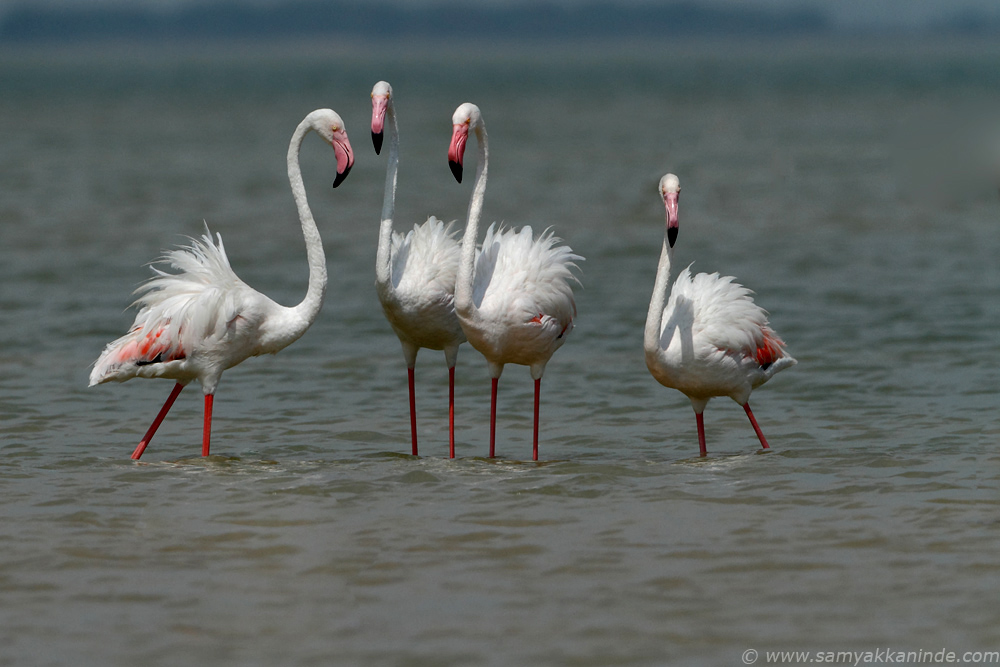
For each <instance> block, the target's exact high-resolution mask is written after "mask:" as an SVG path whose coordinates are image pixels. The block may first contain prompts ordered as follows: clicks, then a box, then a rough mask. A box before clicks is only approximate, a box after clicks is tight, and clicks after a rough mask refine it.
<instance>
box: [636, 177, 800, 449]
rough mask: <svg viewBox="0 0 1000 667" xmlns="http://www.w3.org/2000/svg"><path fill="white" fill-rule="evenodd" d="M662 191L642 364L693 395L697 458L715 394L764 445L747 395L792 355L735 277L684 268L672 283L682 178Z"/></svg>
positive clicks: (664, 183) (790, 362)
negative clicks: (736, 407)
mask: <svg viewBox="0 0 1000 667" xmlns="http://www.w3.org/2000/svg"><path fill="white" fill-rule="evenodd" d="M659 190H660V196H661V197H662V198H663V203H664V206H665V208H666V231H665V233H664V236H663V248H662V250H661V252H660V263H659V265H658V266H657V269H656V280H655V282H654V283H653V295H652V298H651V299H650V301H649V311H648V313H647V314H646V330H645V333H644V336H643V348H644V349H645V353H646V366H647V368H649V372H650V373H651V374H652V376H653V377H654V378H656V380H657V381H658V382H659V383H660V384H662V385H663V386H665V387H671V388H673V389H677V390H679V391H680V392H682V393H683V394H685V395H686V396H687V397H688V398H689V399H690V400H691V406H692V407H693V408H694V414H695V421H696V423H697V427H698V449H699V453H700V455H701V456H705V455H706V454H707V448H706V445H705V422H704V417H703V414H702V413H703V412H704V411H705V406H706V405H708V401H709V399H711V398H712V397H714V396H729V397H730V398H732V399H733V400H734V401H736V402H737V403H739V404H740V405H741V406H743V410H744V411H745V412H746V415H747V417H748V418H749V419H750V424H751V425H752V426H753V429H754V432H755V433H756V434H757V438H758V439H759V440H760V444H761V447H762V448H763V449H767V448H768V444H767V440H766V439H765V438H764V433H763V432H762V431H761V430H760V426H759V425H758V424H757V420H756V419H755V418H754V415H753V412H752V411H751V410H750V403H749V400H750V393H751V392H752V391H753V390H754V389H756V388H757V387H759V386H760V385H762V384H764V383H765V382H767V381H768V380H770V379H771V378H772V377H773V376H774V374H775V373H777V372H779V371H781V370H783V369H785V368H789V367H790V366H794V365H795V363H796V361H795V359H793V358H792V357H791V356H789V355H788V353H787V352H785V343H784V341H782V340H781V339H780V338H779V337H778V335H777V334H775V333H774V330H772V329H771V327H770V326H769V325H768V321H767V313H766V312H765V311H764V309H763V308H761V307H760V306H758V305H757V304H756V303H754V301H753V299H752V298H751V296H750V290H748V289H746V288H745V287H743V286H742V285H739V284H737V283H736V282H734V281H735V280H736V279H735V278H733V277H732V276H724V277H720V276H719V274H718V273H713V274H711V275H707V274H704V273H699V274H697V275H695V276H693V277H692V276H691V272H690V267H688V268H685V269H684V270H683V271H681V272H680V274H679V275H678V276H677V279H676V280H675V281H674V283H673V287H671V286H670V265H671V263H672V260H673V256H674V244H675V243H676V242H677V234H678V231H679V229H680V225H679V222H678V204H679V200H680V192H681V186H680V181H679V180H678V178H677V177H676V176H675V175H673V174H666V175H665V176H663V178H661V179H660V185H659ZM668 292H669V299H668Z"/></svg>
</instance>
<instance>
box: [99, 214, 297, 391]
mask: <svg viewBox="0 0 1000 667" xmlns="http://www.w3.org/2000/svg"><path fill="white" fill-rule="evenodd" d="M162 261H163V262H165V263H168V264H169V265H170V266H171V267H173V268H174V269H177V271H178V272H177V273H167V272H164V271H161V270H159V269H154V270H155V271H156V273H157V275H156V276H155V277H153V278H152V279H150V280H149V281H147V282H146V283H145V284H144V285H143V286H142V287H141V288H140V289H139V293H140V296H139V298H138V299H137V300H136V301H135V303H134V304H133V305H136V306H139V307H140V310H139V313H138V314H137V315H136V318H135V322H134V323H133V324H132V327H131V329H130V330H129V332H128V333H127V334H125V335H124V336H122V337H121V338H119V339H117V340H115V341H112V342H111V343H109V344H108V346H107V347H106V348H105V350H104V352H103V353H102V354H101V356H100V358H98V360H97V362H96V363H95V364H94V368H93V370H92V372H91V374H90V385H91V386H93V385H96V384H101V383H104V382H111V381H114V382H125V381H127V380H131V379H132V378H135V377H143V378H168V379H172V380H176V381H178V382H180V383H182V384H187V383H189V382H190V381H192V380H198V381H199V382H200V383H201V385H202V386H203V388H204V389H205V393H208V394H211V393H214V392H215V388H216V386H217V385H218V382H219V378H220V377H221V376H222V372H223V371H225V370H227V369H229V368H232V367H233V366H235V365H237V364H239V363H240V362H242V361H244V360H245V359H248V358H249V357H252V356H257V355H260V354H266V353H274V352H277V351H278V350H280V349H282V348H283V347H285V346H287V345H288V344H289V343H291V342H293V340H294V338H291V339H290V335H289V332H294V333H297V334H298V335H296V336H295V338H297V337H298V336H300V335H301V334H302V333H304V331H305V330H304V328H303V327H302V325H303V324H305V323H304V322H302V321H301V318H300V317H299V316H298V315H297V314H296V313H294V312H288V311H292V310H293V309H290V308H285V307H283V306H280V305H278V304H277V303H275V302H274V301H272V300H271V299H269V298H268V297H266V296H264V295H263V294H261V293H260V292H257V291H256V290H254V289H252V288H251V287H249V286H248V285H247V284H246V283H244V282H243V281H242V280H240V279H239V277H238V276H237V275H236V274H235V273H234V272H233V270H232V268H231V267H230V265H229V260H228V258H227V257H226V252H225V248H224V247H223V245H222V237H221V236H218V237H217V243H213V241H212V238H211V236H210V235H209V234H208V232H207V231H206V234H205V236H203V237H202V238H201V239H200V240H197V239H191V244H190V245H189V246H188V247H186V248H183V249H177V250H173V251H171V252H168V253H166V254H165V255H164V257H163V258H162ZM295 320H299V321H298V322H296V321H295Z"/></svg>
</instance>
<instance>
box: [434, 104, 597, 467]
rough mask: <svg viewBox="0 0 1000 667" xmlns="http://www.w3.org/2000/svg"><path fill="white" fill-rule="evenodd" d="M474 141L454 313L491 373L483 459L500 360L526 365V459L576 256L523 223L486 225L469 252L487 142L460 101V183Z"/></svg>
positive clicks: (476, 113) (456, 157)
mask: <svg viewBox="0 0 1000 667" xmlns="http://www.w3.org/2000/svg"><path fill="white" fill-rule="evenodd" d="M470 133H472V134H474V135H475V137H476V141H477V143H478V145H479V155H478V160H479V161H478V163H477V165H476V183H475V185H474V187H473V190H472V196H471V198H470V200H469V213H468V222H467V223H466V227H465V234H464V236H463V237H462V256H461V261H460V262H459V265H458V279H457V280H456V282H455V312H456V313H458V320H459V322H461V324H462V329H463V330H464V331H465V336H466V337H467V338H468V339H469V344H471V345H472V347H474V348H475V349H477V350H479V352H481V353H482V354H483V356H484V357H486V361H487V363H488V364H489V370H490V375H491V376H492V379H493V381H492V388H491V392H490V458H493V457H494V456H496V422H497V385H498V383H499V380H500V374H501V373H502V372H503V367H504V364H521V365H524V366H528V368H529V369H530V370H531V377H532V379H534V381H535V415H534V435H533V439H532V447H531V454H532V459H534V460H535V461H537V460H538V413H539V402H540V395H541V383H542V374H543V373H544V372H545V365H546V364H547V363H548V361H549V359H550V358H551V357H552V354H553V353H554V352H555V351H556V350H558V349H559V348H560V347H562V344H563V343H565V342H566V338H567V337H568V336H569V334H570V332H571V331H572V330H573V320H574V318H575V317H576V303H575V302H574V300H573V287H572V284H571V283H572V281H574V280H576V277H575V276H574V275H573V271H572V269H573V268H575V267H576V264H575V263H574V262H576V261H578V260H582V259H583V257H580V256H579V255H575V254H573V251H572V249H570V248H569V247H568V246H565V245H557V244H558V243H559V241H560V239H558V238H556V237H555V236H553V235H552V232H551V231H546V232H544V233H543V234H542V235H541V236H539V237H538V238H534V237H533V236H532V232H531V227H528V226H527V225H526V226H524V227H522V228H521V231H520V232H518V231H515V230H513V229H503V228H502V227H501V228H498V229H495V228H494V225H490V227H489V229H487V230H486V238H485V239H484V240H483V245H482V249H481V250H480V251H479V252H478V253H477V252H476V240H477V238H478V236H479V218H480V217H481V215H482V210H483V198H484V195H485V193H486V173H487V169H488V166H489V142H488V138H487V135H486V125H485V124H484V123H483V117H482V113H481V112H480V110H479V107H477V106H476V105H475V104H469V103H465V104H462V105H460V106H459V107H458V108H457V109H456V110H455V113H454V115H453V116H452V135H451V144H450V145H449V147H448V165H449V167H451V171H452V174H454V176H455V178H456V180H458V182H459V183H461V182H462V168H463V159H464V156H465V145H466V143H467V142H468V140H469V134H470Z"/></svg>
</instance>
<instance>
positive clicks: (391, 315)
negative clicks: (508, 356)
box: [377, 216, 465, 367]
mask: <svg viewBox="0 0 1000 667" xmlns="http://www.w3.org/2000/svg"><path fill="white" fill-rule="evenodd" d="M454 234H455V230H454V225H453V224H452V223H448V224H445V223H443V222H442V221H440V220H438V219H437V218H435V217H434V216H431V217H430V218H428V219H427V221H426V222H424V223H423V224H421V225H414V226H413V229H412V230H410V231H408V232H407V233H406V235H405V236H404V235H403V234H400V233H399V232H394V233H393V235H392V248H391V259H390V276H389V282H388V284H386V285H381V284H379V285H377V288H378V289H377V291H378V295H379V301H380V302H381V304H382V310H383V311H384V312H385V317H386V319H387V320H388V321H389V324H390V325H391V326H392V330H393V331H394V332H395V333H396V336H398V337H399V340H400V342H401V343H402V344H403V346H404V349H405V348H411V349H412V350H413V353H412V354H413V356H414V358H415V357H416V350H417V349H419V348H422V347H425V348H427V349H430V350H444V351H445V356H446V358H447V361H448V366H449V367H451V366H454V365H455V358H456V357H457V355H458V346H459V345H460V344H461V343H463V342H465V335H464V334H463V332H462V327H461V325H460V324H459V322H458V318H457V317H456V316H455V275H456V273H457V271H458V255H459V246H458V242H457V241H456V240H455V237H454ZM404 355H405V356H407V365H409V366H412V364H411V361H410V359H409V354H408V353H406V352H405V351H404Z"/></svg>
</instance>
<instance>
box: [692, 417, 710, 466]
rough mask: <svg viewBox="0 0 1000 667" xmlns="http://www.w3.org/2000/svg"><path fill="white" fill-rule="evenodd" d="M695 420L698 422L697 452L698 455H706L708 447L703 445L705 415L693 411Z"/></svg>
mask: <svg viewBox="0 0 1000 667" xmlns="http://www.w3.org/2000/svg"><path fill="white" fill-rule="evenodd" d="M694 418H695V421H697V422H698V452H699V454H698V455H699V456H706V455H708V449H707V448H706V447H705V416H704V415H703V414H702V413H700V412H696V413H694Z"/></svg>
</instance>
